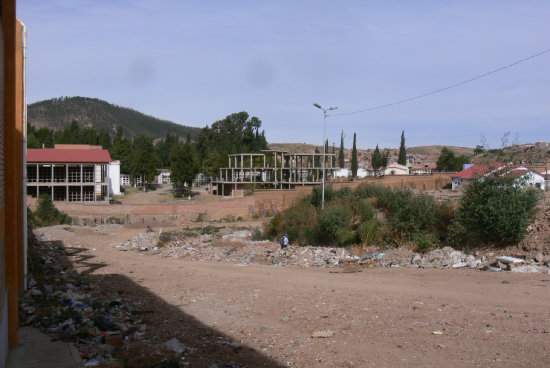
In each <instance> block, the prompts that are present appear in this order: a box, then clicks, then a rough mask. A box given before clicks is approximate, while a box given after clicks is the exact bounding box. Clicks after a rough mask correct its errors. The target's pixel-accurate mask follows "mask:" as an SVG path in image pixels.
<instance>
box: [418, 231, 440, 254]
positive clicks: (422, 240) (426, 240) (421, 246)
mask: <svg viewBox="0 0 550 368" xmlns="http://www.w3.org/2000/svg"><path fill="white" fill-rule="evenodd" d="M413 240H414V242H415V243H416V250H417V252H419V253H428V252H429V251H431V250H432V249H434V247H435V245H436V244H437V242H438V239H437V236H436V235H434V234H431V233H427V232H419V233H416V234H414V236H413Z"/></svg>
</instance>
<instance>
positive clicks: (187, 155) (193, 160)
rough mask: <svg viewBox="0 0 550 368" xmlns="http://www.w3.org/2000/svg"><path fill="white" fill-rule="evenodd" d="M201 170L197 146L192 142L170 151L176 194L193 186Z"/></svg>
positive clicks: (171, 173) (171, 175)
mask: <svg viewBox="0 0 550 368" xmlns="http://www.w3.org/2000/svg"><path fill="white" fill-rule="evenodd" d="M199 170H200V163H199V158H198V155H197V152H196V150H195V147H194V146H193V144H192V143H191V142H186V143H185V144H179V145H177V146H175V147H174V148H173V149H172V152H171V153H170V171H171V172H170V180H171V181H172V185H173V187H174V191H175V193H176V195H177V196H178V195H182V194H183V192H184V191H185V190H186V189H189V188H191V186H192V185H193V179H194V178H195V176H196V175H197V173H198V172H199Z"/></svg>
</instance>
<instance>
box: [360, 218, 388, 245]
mask: <svg viewBox="0 0 550 368" xmlns="http://www.w3.org/2000/svg"><path fill="white" fill-rule="evenodd" d="M357 234H358V235H359V239H360V240H361V243H363V244H365V245H378V244H380V242H381V241H382V239H381V236H380V223H379V222H378V220H376V219H374V218H373V219H370V220H367V221H364V222H362V223H361V225H359V228H358V229H357Z"/></svg>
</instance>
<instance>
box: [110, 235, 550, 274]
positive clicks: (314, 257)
mask: <svg viewBox="0 0 550 368" xmlns="http://www.w3.org/2000/svg"><path fill="white" fill-rule="evenodd" d="M166 234H168V233H164V234H161V236H160V237H164V238H166V239H165V240H166V241H165V242H164V243H163V244H162V246H157V244H159V243H158V242H159V234H157V233H143V234H138V235H136V236H135V237H133V238H132V239H130V240H128V241H127V242H124V243H121V244H119V245H117V246H116V248H119V249H121V250H138V251H150V252H152V253H153V254H155V255H158V256H162V257H171V258H182V259H186V260H190V261H208V262H230V263H238V264H273V265H276V266H293V267H322V268H324V267H337V266H339V267H341V268H345V269H349V270H350V272H351V270H355V271H357V268H358V266H367V267H416V268H450V269H458V268H470V269H481V270H491V271H503V270H505V271H511V270H514V272H542V273H547V272H548V271H549V268H548V263H546V261H545V258H544V256H542V255H541V254H538V255H537V256H536V257H535V258H534V259H524V258H518V257H511V256H505V255H497V254H496V253H494V252H489V253H487V254H483V255H482V254H479V253H476V254H475V255H472V254H466V253H465V252H462V251H459V250H455V249H453V248H451V247H444V248H441V249H434V250H432V251H430V252H428V253H425V254H422V253H415V252H413V251H412V250H410V249H408V248H406V247H401V248H390V249H385V250H376V251H372V252H369V253H366V254H365V255H364V256H363V257H358V256H354V255H352V254H351V253H350V252H349V251H348V250H346V249H343V248H331V247H315V246H289V247H287V248H285V249H281V247H280V245H279V244H277V243H275V242H271V241H253V240H252V239H251V238H252V234H253V231H252V230H251V229H244V230H243V229H236V230H235V229H231V228H223V229H222V230H221V231H219V232H216V233H207V234H200V231H199V232H194V231H189V230H187V231H186V232H185V231H184V232H178V233H170V234H169V236H165V235H166ZM501 251H502V250H501ZM514 255H515V254H514ZM520 266H522V267H520ZM523 266H524V267H523ZM531 266H536V267H531Z"/></svg>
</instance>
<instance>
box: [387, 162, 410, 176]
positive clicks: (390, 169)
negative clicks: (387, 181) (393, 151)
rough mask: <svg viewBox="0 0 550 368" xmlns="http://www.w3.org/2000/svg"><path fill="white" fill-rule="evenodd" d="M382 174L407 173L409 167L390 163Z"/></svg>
mask: <svg viewBox="0 0 550 368" xmlns="http://www.w3.org/2000/svg"><path fill="white" fill-rule="evenodd" d="M384 175H409V168H408V167H407V166H404V165H400V164H390V165H388V166H387V167H386V169H385V170H384Z"/></svg>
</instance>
